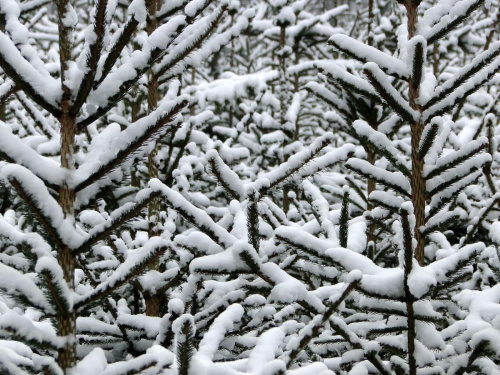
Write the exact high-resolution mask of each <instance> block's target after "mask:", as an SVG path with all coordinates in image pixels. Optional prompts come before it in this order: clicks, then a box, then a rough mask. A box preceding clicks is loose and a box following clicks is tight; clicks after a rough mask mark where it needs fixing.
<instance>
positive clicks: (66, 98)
mask: <svg viewBox="0 0 500 375" xmlns="http://www.w3.org/2000/svg"><path fill="white" fill-rule="evenodd" d="M69 5H70V4H69V1H66V0H59V1H57V2H56V6H57V15H58V19H59V24H58V26H59V58H60V64H61V86H62V92H63V95H62V100H61V112H62V114H61V117H60V118H59V123H60V125H61V167H62V168H64V169H67V170H68V171H71V170H74V168H75V159H74V148H75V126H76V117H75V116H72V115H70V107H71V92H70V89H69V88H68V87H67V86H66V85H65V83H64V82H65V79H66V72H67V69H68V61H70V60H71V51H72V47H73V46H72V44H73V43H72V38H73V35H72V29H71V28H70V27H68V26H66V25H65V24H64V22H63V19H64V17H65V16H66V12H67V9H68V7H69ZM74 202H75V192H74V190H73V189H72V188H71V187H70V186H69V185H68V184H66V183H63V184H62V186H61V189H60V191H59V204H60V205H61V208H62V211H63V213H64V216H65V217H66V218H67V219H70V220H71V219H72V218H73V217H74V214H75V209H74ZM58 262H59V265H60V266H61V268H62V270H63V274H64V280H65V281H66V283H67V284H68V287H69V289H70V290H73V289H74V287H75V285H74V273H75V255H74V254H73V252H72V251H71V249H70V248H69V247H67V246H66V247H63V248H62V249H61V250H60V251H59V254H58ZM56 320H57V330H58V334H59V336H63V337H65V338H66V339H67V342H66V344H65V346H63V347H62V348H61V349H60V350H59V355H58V358H57V362H58V364H59V367H61V369H62V371H63V372H64V374H69V371H70V369H71V368H72V367H73V366H74V365H75V363H76V312H75V311H74V310H70V311H69V312H68V313H67V314H60V315H58V316H57V319H56Z"/></svg>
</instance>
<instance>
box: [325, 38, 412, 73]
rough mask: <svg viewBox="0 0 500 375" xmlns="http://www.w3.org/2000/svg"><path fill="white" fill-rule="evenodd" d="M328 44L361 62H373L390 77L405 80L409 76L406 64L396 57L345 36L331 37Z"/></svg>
mask: <svg viewBox="0 0 500 375" xmlns="http://www.w3.org/2000/svg"><path fill="white" fill-rule="evenodd" d="M328 42H329V43H330V44H333V45H334V46H335V47H338V48H340V49H341V51H347V52H348V53H349V54H351V55H354V56H355V57H356V58H357V59H358V60H360V61H362V62H368V61H371V62H374V63H375V64H377V65H378V66H379V68H380V69H382V70H383V71H385V72H386V73H388V74H390V75H395V76H398V77H401V78H407V77H408V75H409V73H408V68H407V67H406V64H405V63H404V62H403V61H401V60H399V59H398V58H397V57H393V56H390V55H388V54H387V53H385V52H382V51H380V50H378V49H377V48H374V47H371V46H369V45H366V44H364V43H361V42H359V41H357V40H356V39H354V38H351V37H349V36H347V35H342V34H338V35H333V36H332V37H331V38H330V39H329V40H328Z"/></svg>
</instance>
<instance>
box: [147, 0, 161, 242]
mask: <svg viewBox="0 0 500 375" xmlns="http://www.w3.org/2000/svg"><path fill="white" fill-rule="evenodd" d="M159 6H160V2H159V1H158V0H153V1H151V3H150V4H149V8H148V13H149V15H148V21H147V25H146V31H147V33H148V35H151V34H152V33H153V32H154V31H155V30H156V29H157V27H158V20H157V19H156V12H157V11H158V10H159ZM158 87H159V82H158V77H156V75H155V74H154V73H153V70H150V71H149V72H148V113H151V112H153V111H154V110H155V109H156V108H157V107H158V99H159V90H158ZM157 155H158V145H155V147H154V148H153V150H152V151H151V153H150V154H149V155H148V173H149V178H150V179H151V178H158V164H157V162H156V156H157ZM148 214H149V236H150V237H152V236H158V235H159V234H160V231H159V228H158V224H159V220H160V217H159V216H160V199H159V198H155V199H153V200H152V201H151V202H150V203H149V206H148Z"/></svg>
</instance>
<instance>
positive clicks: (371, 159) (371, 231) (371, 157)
mask: <svg viewBox="0 0 500 375" xmlns="http://www.w3.org/2000/svg"><path fill="white" fill-rule="evenodd" d="M366 153H367V154H368V163H370V164H371V165H374V164H375V152H374V151H373V150H372V149H371V148H370V147H369V146H368V148H367V149H366ZM367 185H368V186H367V189H368V191H367V198H368V197H369V196H370V194H371V193H372V192H373V191H375V181H374V180H373V179H371V178H369V179H368V181H367ZM368 202H370V201H368ZM367 209H368V211H371V210H372V209H373V207H372V205H371V204H370V203H368V206H367ZM366 243H367V250H368V254H367V255H368V257H369V258H370V259H373V258H374V257H375V227H374V225H373V224H371V225H369V226H368V235H367V241H366Z"/></svg>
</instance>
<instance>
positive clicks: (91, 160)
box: [71, 95, 189, 186]
mask: <svg viewBox="0 0 500 375" xmlns="http://www.w3.org/2000/svg"><path fill="white" fill-rule="evenodd" d="M188 98H189V96H188V95H180V96H179V97H177V98H176V99H175V100H166V101H164V102H162V103H160V105H159V106H158V108H157V109H156V110H155V111H154V112H152V113H150V114H149V115H147V116H145V117H143V118H141V119H140V120H137V121H136V122H134V123H133V124H131V125H129V126H128V127H127V128H126V129H125V130H123V131H121V132H120V131H119V128H120V127H119V125H118V124H112V125H111V126H109V127H107V128H106V129H105V130H104V131H103V132H101V133H100V134H99V135H98V136H97V137H95V138H94V139H93V140H92V143H91V145H90V148H89V152H88V154H87V155H86V157H85V159H84V161H83V162H82V163H81V165H80V167H79V168H78V169H77V170H76V171H75V172H74V174H73V175H72V181H71V182H72V183H73V185H74V186H76V185H78V184H79V183H82V182H84V181H85V180H86V179H87V178H89V176H91V175H92V174H93V173H96V172H97V171H98V170H99V168H101V167H103V166H105V165H107V163H109V162H111V161H112V160H114V159H115V158H116V156H117V154H118V153H120V152H121V151H124V150H125V149H126V148H127V147H128V146H129V145H130V144H132V143H133V142H135V141H136V140H138V139H139V138H141V137H142V136H144V135H145V134H146V133H147V131H148V130H149V129H151V127H153V126H154V125H155V124H156V123H157V122H158V121H161V119H162V116H165V114H167V113H169V112H171V111H172V110H173V109H174V108H175V107H176V106H177V105H179V104H180V103H182V102H183V101H187V100H188ZM180 120H181V116H180V115H177V117H176V118H175V119H174V120H172V121H171V123H169V126H173V124H175V123H177V122H178V121H180Z"/></svg>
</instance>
